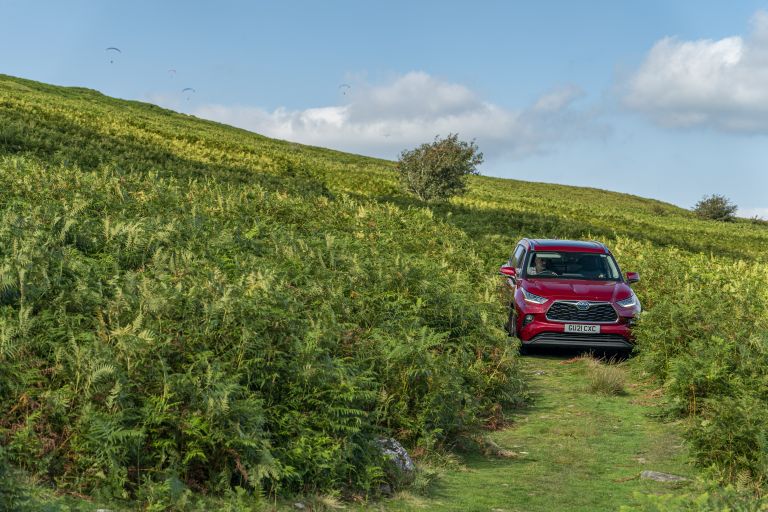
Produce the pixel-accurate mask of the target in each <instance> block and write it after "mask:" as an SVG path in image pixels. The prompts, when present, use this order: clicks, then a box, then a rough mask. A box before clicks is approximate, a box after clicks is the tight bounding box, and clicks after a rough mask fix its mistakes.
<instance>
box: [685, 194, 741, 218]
mask: <svg viewBox="0 0 768 512" xmlns="http://www.w3.org/2000/svg"><path fill="white" fill-rule="evenodd" d="M738 209H739V207H738V206H736V205H735V204H734V203H733V202H731V200H730V199H728V198H727V197H725V196H722V195H719V194H712V195H711V196H704V197H703V198H702V199H701V200H700V201H699V202H698V203H696V206H694V207H693V211H694V213H696V215H698V216H699V217H701V218H702V219H709V220H719V221H731V220H733V219H734V218H735V217H736V210H738Z"/></svg>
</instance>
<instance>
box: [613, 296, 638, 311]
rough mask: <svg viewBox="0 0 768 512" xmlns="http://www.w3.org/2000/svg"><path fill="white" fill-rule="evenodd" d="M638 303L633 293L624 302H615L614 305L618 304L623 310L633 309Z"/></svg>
mask: <svg viewBox="0 0 768 512" xmlns="http://www.w3.org/2000/svg"><path fill="white" fill-rule="evenodd" d="M638 303H639V301H638V300H637V295H635V294H634V293H633V294H632V295H630V296H629V297H627V298H626V299H624V300H617V301H616V304H618V305H619V306H621V307H623V308H632V307H635V306H636V305H637V304H638Z"/></svg>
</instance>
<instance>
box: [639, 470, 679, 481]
mask: <svg viewBox="0 0 768 512" xmlns="http://www.w3.org/2000/svg"><path fill="white" fill-rule="evenodd" d="M640 478H642V479H645V480H655V481H657V482H687V481H688V479H687V478H685V477H684V476H678V475H671V474H669V473H660V472H658V471H647V470H646V471H643V472H642V473H640Z"/></svg>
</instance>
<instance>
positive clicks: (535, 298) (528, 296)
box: [520, 288, 549, 304]
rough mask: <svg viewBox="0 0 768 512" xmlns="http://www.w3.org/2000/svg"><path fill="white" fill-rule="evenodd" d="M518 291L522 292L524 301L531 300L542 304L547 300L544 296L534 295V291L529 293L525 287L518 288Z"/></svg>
mask: <svg viewBox="0 0 768 512" xmlns="http://www.w3.org/2000/svg"><path fill="white" fill-rule="evenodd" d="M520 291H522V292H523V298H524V299H525V301H526V302H533V303H534V304H544V303H545V302H547V301H548V300H549V299H547V298H545V297H541V296H539V295H536V294H535V293H531V292H529V291H528V290H526V289H525V288H520Z"/></svg>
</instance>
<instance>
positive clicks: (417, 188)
mask: <svg viewBox="0 0 768 512" xmlns="http://www.w3.org/2000/svg"><path fill="white" fill-rule="evenodd" d="M481 163H483V154H482V153H481V152H480V151H479V149H478V147H477V145H476V144H475V143H474V142H465V141H460V140H459V136H458V134H449V135H448V136H447V137H445V138H444V139H440V138H439V137H435V141H434V142H432V143H431V144H422V145H421V146H419V147H418V148H416V149H412V150H406V151H403V152H402V153H401V154H400V159H399V160H398V162H397V170H398V172H399V173H400V180H401V182H402V183H403V186H404V187H405V189H406V190H407V191H408V192H410V193H412V194H414V195H415V196H416V197H418V198H419V199H421V200H422V201H430V200H433V199H448V198H450V197H453V196H455V195H457V194H463V193H464V191H465V190H466V188H467V184H466V181H467V180H466V178H467V176H468V175H471V174H477V166H478V165H480V164H481Z"/></svg>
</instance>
